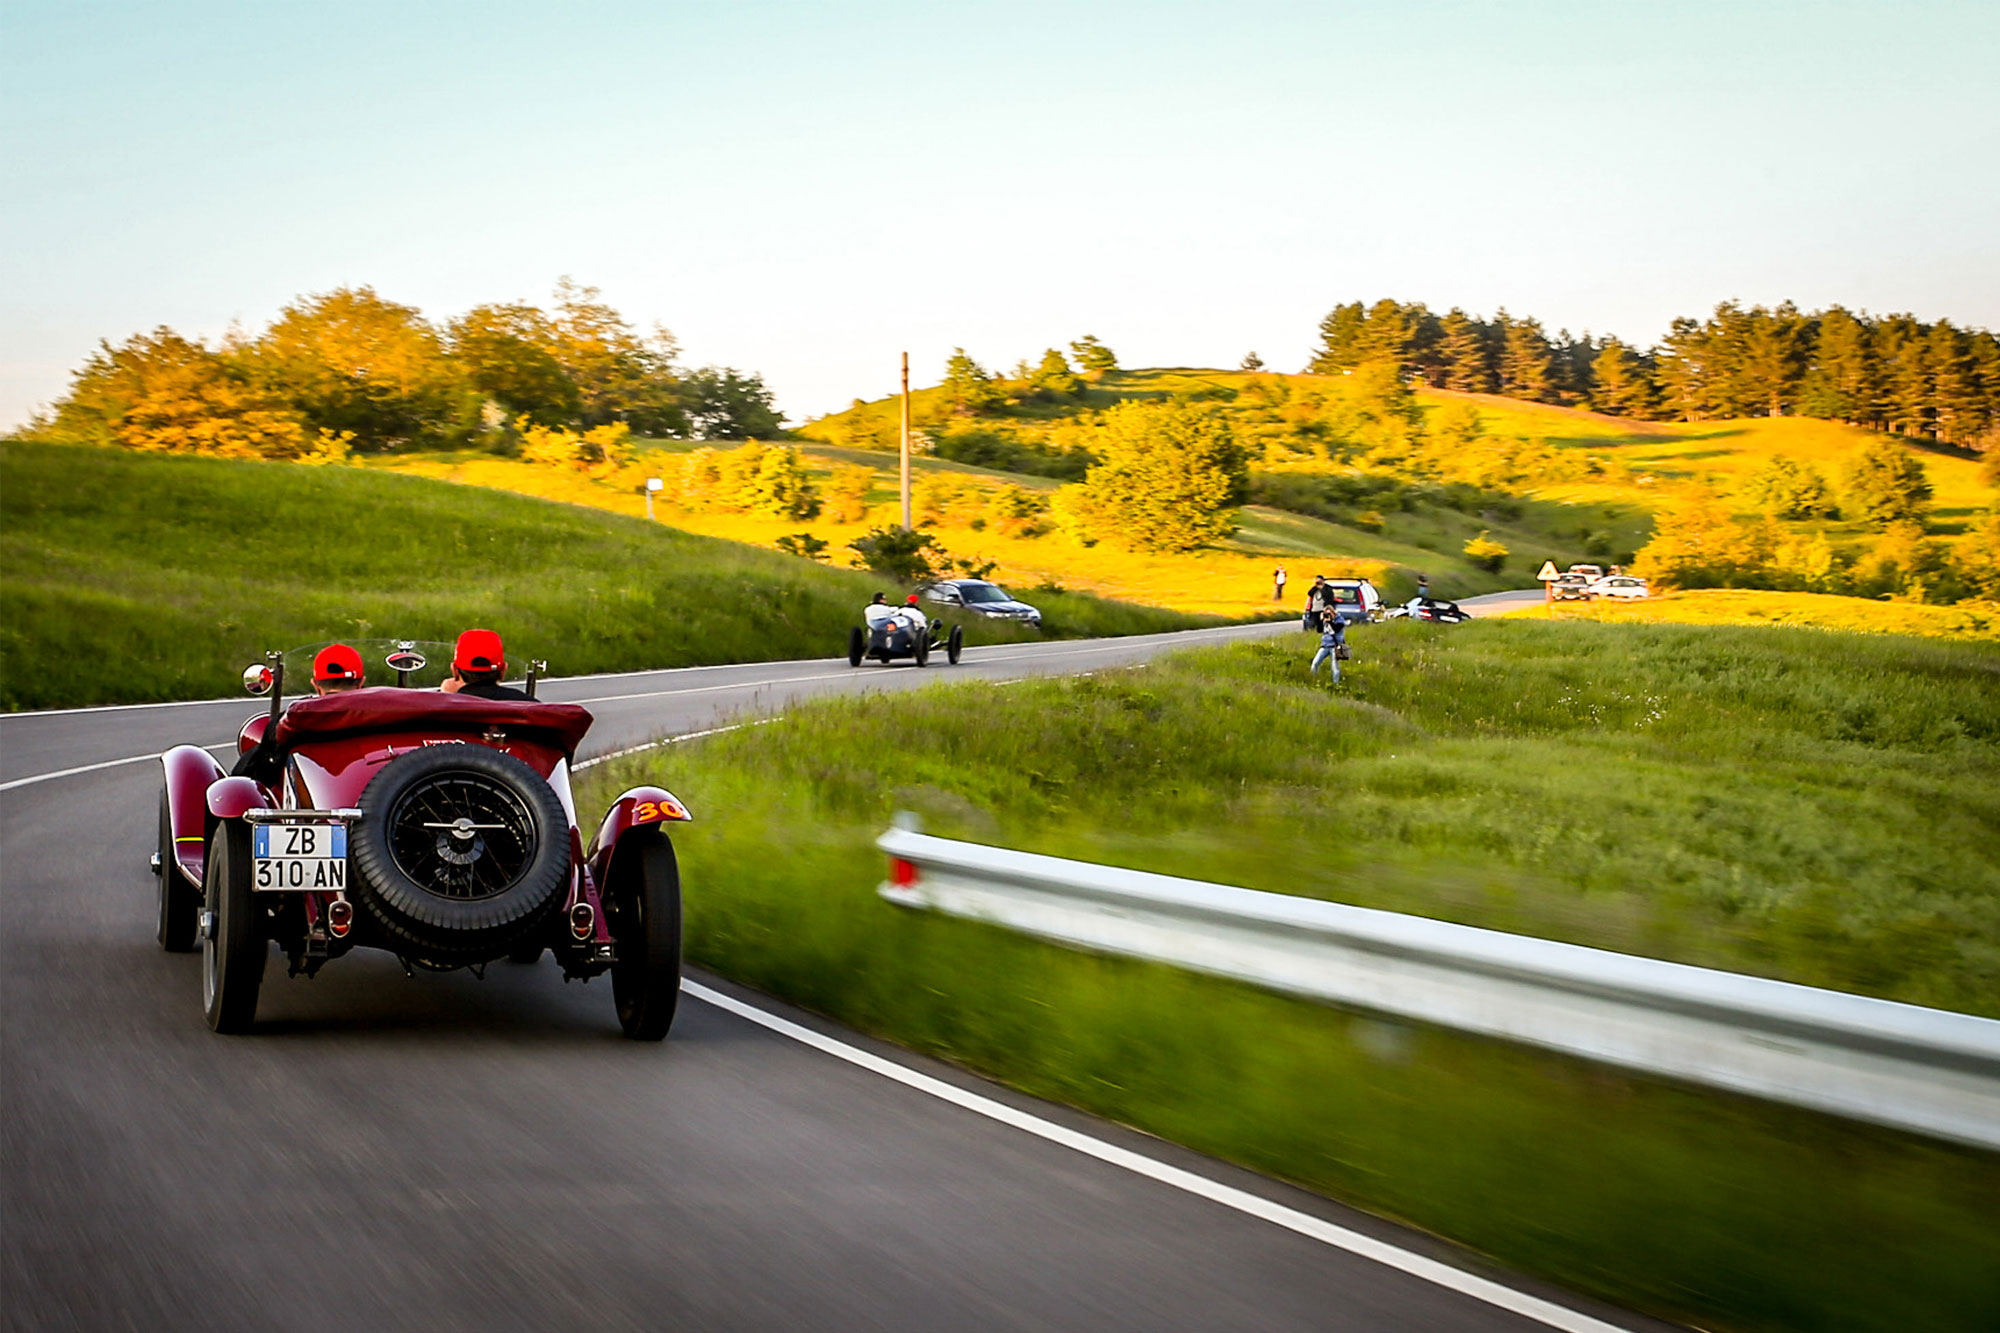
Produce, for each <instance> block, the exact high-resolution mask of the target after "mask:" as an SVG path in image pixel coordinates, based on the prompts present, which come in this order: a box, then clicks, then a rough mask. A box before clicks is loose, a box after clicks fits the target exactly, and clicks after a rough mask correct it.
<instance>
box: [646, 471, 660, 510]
mask: <svg viewBox="0 0 2000 1333" xmlns="http://www.w3.org/2000/svg"><path fill="white" fill-rule="evenodd" d="M660 486H661V482H660V479H659V478H658V477H648V478H646V517H647V518H651V517H652V516H653V496H654V495H655V494H657V493H658V491H659V490H660Z"/></svg>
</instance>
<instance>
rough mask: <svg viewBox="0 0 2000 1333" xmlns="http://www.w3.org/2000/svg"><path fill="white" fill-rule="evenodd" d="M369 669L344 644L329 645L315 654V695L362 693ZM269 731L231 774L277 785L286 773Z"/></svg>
mask: <svg viewBox="0 0 2000 1333" xmlns="http://www.w3.org/2000/svg"><path fill="white" fill-rule="evenodd" d="M367 675H368V668H367V666H366V665H365V664H364V663H363V662H362V660H361V654H360V653H357V652H355V651H354V649H353V648H351V647H349V646H348V645H347V644H344V643H329V644H328V645H327V646H326V647H324V648H322V649H320V650H319V651H318V652H317V653H315V654H313V670H312V687H313V693H314V694H315V695H317V696H318V697H320V698H322V699H324V698H325V697H326V696H327V695H329V694H345V693H347V691H349V690H358V689H360V688H361V687H362V686H363V685H365V684H366V683H367ZM274 730H275V728H271V729H267V730H266V731H265V732H264V734H263V735H262V736H260V737H259V738H258V740H257V743H256V744H255V745H253V746H252V747H250V749H248V750H246V751H245V752H244V753H243V754H242V755H241V756H239V757H238V759H237V760H236V766H235V767H234V768H232V769H230V772H231V773H233V774H235V775H236V776H237V777H252V778H255V779H257V781H259V782H262V783H266V784H269V783H273V782H276V781H277V780H278V779H279V777H280V776H282V774H283V769H282V767H281V766H280V765H279V763H278V751H277V749H276V747H275V746H274V745H273V743H272V737H271V732H272V731H274Z"/></svg>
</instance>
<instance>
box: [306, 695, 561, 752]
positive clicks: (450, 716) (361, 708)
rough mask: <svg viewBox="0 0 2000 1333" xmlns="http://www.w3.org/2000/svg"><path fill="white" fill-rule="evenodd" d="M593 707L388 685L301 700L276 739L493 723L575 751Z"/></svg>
mask: <svg viewBox="0 0 2000 1333" xmlns="http://www.w3.org/2000/svg"><path fill="white" fill-rule="evenodd" d="M590 723H591V716H590V710H589V709H587V708H584V707H582V706H580V705H578V704H545V703H523V702H520V701H518V700H511V699H472V698H468V697H466V696H465V695H463V694H441V693H438V692H437V691H434V690H403V689H396V688H394V687H391V686H387V685H382V686H376V687H374V688H372V689H362V690H349V691H347V692H346V693H343V694H328V695H324V696H321V697H319V698H313V699H301V700H299V701H298V702H297V703H295V704H293V705H292V706H291V707H290V708H287V709H286V710H285V715H284V716H283V717H281V718H279V719H278V734H277V736H276V737H275V738H274V739H275V741H276V743H277V744H278V746H279V747H280V748H284V749H289V748H290V747H292V746H294V745H297V744H299V743H300V742H302V741H306V740H310V739H312V738H313V737H316V736H332V735H337V734H341V733H349V732H357V731H422V730H424V729H425V728H426V727H437V728H438V729H440V730H442V731H453V732H468V733H476V732H480V731H483V730H485V729H486V728H487V727H489V726H496V727H504V728H506V729H507V730H509V731H513V732H517V733H518V732H521V731H536V732H540V733H542V734H543V735H545V736H547V737H549V738H550V739H551V740H552V741H554V742H555V743H556V744H558V745H560V746H561V747H562V749H563V752H564V753H565V754H572V755H573V754H575V753H576V746H577V742H579V741H581V740H582V739H583V736H584V733H585V732H587V731H589V730H590Z"/></svg>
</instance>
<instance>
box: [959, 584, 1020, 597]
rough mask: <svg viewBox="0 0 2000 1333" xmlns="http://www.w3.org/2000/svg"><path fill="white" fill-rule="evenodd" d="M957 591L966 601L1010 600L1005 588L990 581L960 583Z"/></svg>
mask: <svg viewBox="0 0 2000 1333" xmlns="http://www.w3.org/2000/svg"><path fill="white" fill-rule="evenodd" d="M958 590H959V592H960V593H961V594H962V595H963V596H964V598H965V600H966V601H968V602H1011V601H1013V600H1014V599H1013V598H1011V597H1009V596H1008V595H1007V590H1006V589H1005V588H1002V587H1000V586H998V585H997V584H992V583H961V584H959V585H958Z"/></svg>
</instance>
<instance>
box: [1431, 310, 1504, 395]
mask: <svg viewBox="0 0 2000 1333" xmlns="http://www.w3.org/2000/svg"><path fill="white" fill-rule="evenodd" d="M1438 359H1439V361H1440V362H1441V363H1442V365H1443V369H1444V387H1445V388H1447V389H1456V390H1458V391H1459V392H1460V393H1491V392H1493V361H1492V355H1491V352H1490V350H1489V349H1488V345H1487V336H1486V327H1485V325H1483V324H1482V323H1480V321H1478V320H1476V319H1473V318H1472V317H1471V316H1469V315H1467V314H1466V313H1465V312H1464V311H1463V310H1460V309H1458V308H1457V307H1456V306H1454V307H1453V308H1452V311H1451V313H1450V314H1448V315H1446V316H1445V317H1444V320H1443V324H1442V334H1441V338H1440V341H1439V344H1438Z"/></svg>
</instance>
